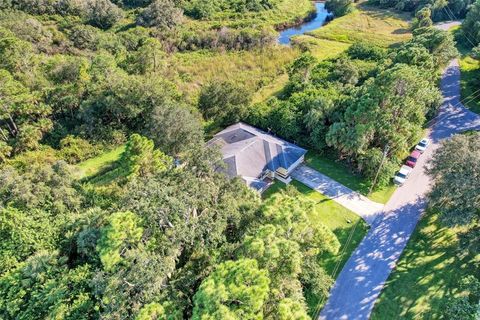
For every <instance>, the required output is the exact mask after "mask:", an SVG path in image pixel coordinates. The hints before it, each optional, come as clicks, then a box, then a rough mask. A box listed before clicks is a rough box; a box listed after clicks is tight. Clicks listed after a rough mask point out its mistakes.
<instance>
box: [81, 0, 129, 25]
mask: <svg viewBox="0 0 480 320" xmlns="http://www.w3.org/2000/svg"><path fill="white" fill-rule="evenodd" d="M122 17H123V12H122V10H121V9H120V8H118V7H117V6H116V5H114V4H113V3H111V2H110V1H109V0H93V1H92V2H91V3H90V4H89V8H88V13H87V21H88V23H89V24H91V25H93V26H95V27H98V28H100V29H109V28H111V27H112V26H113V25H114V24H115V23H117V21H119V20H120V19H121V18H122Z"/></svg>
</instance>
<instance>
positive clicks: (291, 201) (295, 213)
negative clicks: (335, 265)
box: [262, 189, 340, 255]
mask: <svg viewBox="0 0 480 320" xmlns="http://www.w3.org/2000/svg"><path fill="white" fill-rule="evenodd" d="M311 210H314V203H313V202H312V201H310V200H308V199H305V198H303V197H298V196H297V195H296V193H295V191H294V190H292V189H289V190H287V192H282V193H280V194H276V195H274V196H272V197H270V198H269V199H268V200H267V201H265V202H264V205H263V206H262V214H263V217H264V219H265V220H267V221H269V222H270V223H271V224H272V225H274V226H275V227H276V234H277V235H279V236H282V237H284V238H286V239H290V240H292V241H295V242H297V243H298V244H299V245H300V248H301V249H302V251H303V252H304V253H305V254H307V255H317V254H320V253H324V252H329V253H333V254H335V253H337V252H338V250H339V248H340V243H339V242H338V239H337V237H336V236H335V234H334V233H333V232H332V231H331V230H330V229H328V228H327V227H326V226H325V225H323V224H319V223H316V224H315V227H313V226H312V223H311V221H310V220H309V218H308V215H309V212H310V211H311Z"/></svg>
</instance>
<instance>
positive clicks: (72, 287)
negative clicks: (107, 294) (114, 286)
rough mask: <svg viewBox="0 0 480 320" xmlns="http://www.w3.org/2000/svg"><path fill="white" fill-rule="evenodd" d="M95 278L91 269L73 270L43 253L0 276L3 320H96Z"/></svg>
mask: <svg viewBox="0 0 480 320" xmlns="http://www.w3.org/2000/svg"><path fill="white" fill-rule="evenodd" d="M92 277H93V271H92V270H91V267H90V266H89V265H83V266H78V267H75V268H71V269H70V268H69V266H68V265H67V261H66V259H64V258H63V257H61V256H59V255H58V253H57V252H45V251H40V252H38V253H37V254H35V255H34V256H32V257H30V258H29V259H27V260H26V261H25V262H24V263H21V264H19V265H18V266H17V268H16V269H14V270H11V271H9V272H7V273H6V274H4V275H2V276H0V314H1V315H2V319H5V320H13V319H19V318H21V319H38V320H40V319H55V318H56V319H65V320H76V319H82V320H83V319H92V318H97V317H99V315H98V306H97V301H96V299H95V297H94V295H93V293H92V292H91V290H90V289H91V288H90V283H91V279H92ZM96 309H97V310H96Z"/></svg>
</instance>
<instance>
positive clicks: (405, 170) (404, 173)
mask: <svg viewBox="0 0 480 320" xmlns="http://www.w3.org/2000/svg"><path fill="white" fill-rule="evenodd" d="M412 170H413V168H411V167H409V166H405V165H403V166H402V167H401V168H400V170H399V171H398V172H397V174H396V175H395V177H394V178H393V183H395V184H396V185H397V186H401V185H403V184H404V183H405V181H406V180H407V178H408V175H409V174H410V172H412Z"/></svg>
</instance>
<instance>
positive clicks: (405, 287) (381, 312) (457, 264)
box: [371, 212, 480, 320]
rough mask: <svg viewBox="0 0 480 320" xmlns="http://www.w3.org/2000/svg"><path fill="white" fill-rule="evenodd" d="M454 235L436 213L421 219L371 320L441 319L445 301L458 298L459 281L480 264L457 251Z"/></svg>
mask: <svg viewBox="0 0 480 320" xmlns="http://www.w3.org/2000/svg"><path fill="white" fill-rule="evenodd" d="M456 231H458V230H453V229H448V228H446V227H443V226H442V225H441V224H440V222H439V219H438V215H437V214H435V213H431V212H429V213H427V214H426V215H425V216H424V217H423V218H422V220H421V221H420V223H419V225H418V226H417V228H416V230H415V232H414V234H413V235H412V238H411V239H410V241H409V242H408V244H407V247H406V249H405V251H404V252H403V254H402V257H401V258H400V260H399V262H398V264H397V268H396V269H395V271H394V272H393V273H392V274H391V275H390V277H389V279H388V280H387V282H386V286H385V288H384V290H383V291H382V293H381V295H380V298H379V300H378V301H377V304H376V305H375V308H374V310H373V314H372V318H371V319H373V320H383V319H442V316H441V314H442V310H444V308H445V302H446V300H447V298H448V297H449V296H452V295H453V296H456V295H459V294H460V292H458V289H457V288H458V282H459V280H460V279H461V278H462V277H464V276H466V275H468V274H473V273H474V272H478V270H476V269H475V268H476V267H477V268H478V263H480V254H477V255H476V257H474V256H472V255H468V254H467V253H466V252H465V251H464V250H459V249H458V239H457V237H456ZM475 266H476V267H475Z"/></svg>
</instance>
